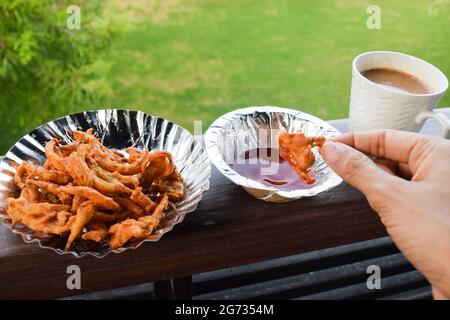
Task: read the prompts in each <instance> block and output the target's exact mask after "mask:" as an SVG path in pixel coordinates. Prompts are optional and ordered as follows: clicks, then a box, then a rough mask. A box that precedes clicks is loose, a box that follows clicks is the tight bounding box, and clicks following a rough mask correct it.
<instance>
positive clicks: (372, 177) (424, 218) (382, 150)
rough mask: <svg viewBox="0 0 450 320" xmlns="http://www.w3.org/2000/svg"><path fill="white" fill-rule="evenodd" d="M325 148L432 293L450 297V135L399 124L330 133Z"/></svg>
mask: <svg viewBox="0 0 450 320" xmlns="http://www.w3.org/2000/svg"><path fill="white" fill-rule="evenodd" d="M321 154H322V157H323V159H324V160H325V162H326V163H327V164H328V165H329V166H330V167H331V168H332V169H333V170H334V171H335V172H336V173H337V174H338V175H339V176H341V177H342V178H343V179H344V180H345V181H346V182H347V183H349V184H350V185H352V186H353V187H355V188H357V189H359V190H360V191H361V192H362V193H363V194H364V195H365V196H366V198H367V200H368V201H369V204H370V206H371V207H372V208H373V210H375V211H376V212H377V213H378V214H379V216H380V217H381V221H382V222H383V224H384V225H385V226H386V228H387V231H388V233H389V234H390V235H391V237H392V239H393V240H394V242H395V243H396V245H397V247H398V248H399V249H400V250H401V251H402V252H403V254H404V255H405V256H406V258H407V259H408V260H409V261H410V262H411V263H412V264H413V265H414V266H415V267H416V268H417V269H418V270H419V271H420V272H422V274H423V275H424V276H425V277H426V278H427V280H428V281H429V282H430V283H431V285H432V288H433V296H434V298H436V299H450V141H448V140H445V139H442V138H436V137H430V136H424V135H420V134H416V133H409V132H403V131H395V130H383V131H381V130H379V131H368V132H355V133H349V134H344V135H341V136H338V137H334V138H332V139H331V141H328V142H326V143H325V144H324V145H323V146H322V148H321ZM365 154H367V155H369V156H371V158H369V156H366V155H365ZM373 158H375V160H373Z"/></svg>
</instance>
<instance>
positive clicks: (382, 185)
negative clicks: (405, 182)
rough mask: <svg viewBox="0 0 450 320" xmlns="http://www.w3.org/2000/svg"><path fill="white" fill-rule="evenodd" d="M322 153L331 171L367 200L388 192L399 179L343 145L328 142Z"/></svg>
mask: <svg viewBox="0 0 450 320" xmlns="http://www.w3.org/2000/svg"><path fill="white" fill-rule="evenodd" d="M320 153H321V155H322V157H323V159H324V160H325V162H326V163H327V164H328V166H329V167H330V168H331V169H333V170H334V171H335V172H336V173H337V174H338V175H339V176H340V177H341V178H342V179H344V181H345V182H347V183H349V184H350V185H352V186H353V187H355V188H357V189H359V190H360V191H361V192H362V193H364V195H365V196H366V197H367V198H369V197H371V196H373V195H374V193H378V192H384V191H387V190H386V189H387V188H389V187H390V186H391V185H392V184H393V183H394V182H395V181H394V180H395V179H398V178H396V177H394V176H392V175H390V174H388V173H387V172H386V171H385V170H383V169H381V168H380V167H378V166H377V165H376V164H375V163H374V162H373V161H372V160H371V159H370V158H369V157H367V156H366V155H365V154H363V153H362V152H360V151H358V150H356V149H353V148H352V147H349V146H347V145H345V144H343V143H339V142H333V141H327V142H326V143H325V144H324V145H323V146H322V148H321V150H320Z"/></svg>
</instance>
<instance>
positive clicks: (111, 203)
mask: <svg viewBox="0 0 450 320" xmlns="http://www.w3.org/2000/svg"><path fill="white" fill-rule="evenodd" d="M73 139H74V141H73V142H72V143H70V144H61V143H60V142H59V141H58V140H56V139H51V140H50V141H49V142H48V143H47V144H46V146H45V155H46V158H47V159H46V161H45V163H44V165H43V166H42V167H40V166H37V165H35V164H33V163H29V162H23V163H21V164H20V165H19V166H18V167H17V168H16V173H15V175H14V182H15V184H16V185H17V187H18V188H19V189H20V195H19V197H18V198H9V199H8V209H7V213H8V215H9V216H10V217H11V218H12V220H13V223H14V224H18V223H20V224H23V225H26V226H27V227H28V228H30V229H32V230H35V231H38V232H43V233H46V234H52V235H57V236H63V237H67V242H66V246H65V251H68V250H70V248H71V246H72V244H73V242H74V241H76V240H77V239H82V240H86V241H95V242H102V241H107V242H108V244H109V246H110V247H111V248H112V249H116V248H119V247H121V246H123V245H125V244H126V243H127V242H128V241H130V240H138V239H145V238H147V237H149V236H150V235H151V234H152V233H154V232H155V231H156V230H157V227H158V226H159V224H160V222H161V220H162V219H163V217H164V214H165V211H166V209H167V208H168V207H169V205H172V206H173V204H174V203H176V202H179V201H180V200H182V199H183V198H184V194H185V187H184V183H183V178H182V176H181V174H180V172H179V171H178V170H177V168H176V166H175V164H174V163H173V159H172V155H171V154H170V153H169V152H166V151H149V150H140V149H137V148H134V147H129V148H127V149H126V150H125V152H124V153H122V152H120V151H118V150H112V149H109V148H107V147H106V146H104V145H103V144H102V143H101V142H100V141H99V140H98V139H97V138H96V137H95V136H94V134H93V129H89V130H87V131H86V132H83V131H75V132H74V134H73Z"/></svg>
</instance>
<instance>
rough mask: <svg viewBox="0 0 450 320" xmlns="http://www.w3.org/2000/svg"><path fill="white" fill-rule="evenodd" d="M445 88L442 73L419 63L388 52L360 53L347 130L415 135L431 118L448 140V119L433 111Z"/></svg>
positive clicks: (446, 85)
mask: <svg viewBox="0 0 450 320" xmlns="http://www.w3.org/2000/svg"><path fill="white" fill-rule="evenodd" d="M447 88H448V80H447V78H446V77H445V75H444V74H443V73H442V71H440V70H439V69H438V68H436V67H435V66H433V65H432V64H430V63H428V62H426V61H424V60H422V59H419V58H416V57H413V56H410V55H407V54H404V53H399V52H390V51H372V52H366V53H362V54H360V55H358V56H357V57H356V58H355V59H354V60H353V65H352V87H351V94H350V110H349V122H350V129H351V130H352V131H364V130H373V129H397V130H406V131H414V132H418V131H420V129H421V128H422V125H423V123H424V122H425V120H426V119H428V118H433V119H435V120H437V121H438V123H439V124H440V125H441V126H442V128H443V136H444V137H447V138H449V137H450V121H449V119H448V118H447V117H445V116H444V115H443V114H441V113H437V112H435V111H434V108H435V107H436V105H437V103H438V102H439V100H440V99H441V98H442V96H443V95H444V94H445V92H446V91H447Z"/></svg>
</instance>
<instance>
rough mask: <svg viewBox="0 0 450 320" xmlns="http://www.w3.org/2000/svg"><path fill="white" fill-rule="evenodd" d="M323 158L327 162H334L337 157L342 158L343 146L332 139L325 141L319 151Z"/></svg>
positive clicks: (337, 159)
mask: <svg viewBox="0 0 450 320" xmlns="http://www.w3.org/2000/svg"><path fill="white" fill-rule="evenodd" d="M320 153H321V154H322V157H323V159H324V160H325V162H328V163H336V162H337V161H339V159H342V156H343V154H344V148H342V146H341V145H340V143H336V142H333V141H327V142H325V144H324V145H323V146H322V148H321V152H320Z"/></svg>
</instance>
